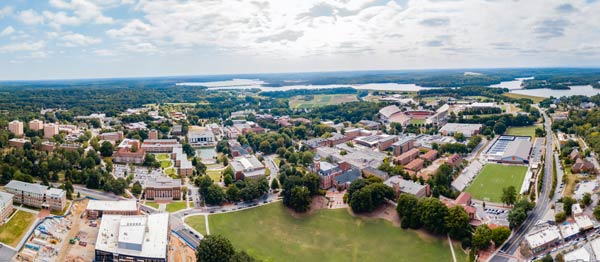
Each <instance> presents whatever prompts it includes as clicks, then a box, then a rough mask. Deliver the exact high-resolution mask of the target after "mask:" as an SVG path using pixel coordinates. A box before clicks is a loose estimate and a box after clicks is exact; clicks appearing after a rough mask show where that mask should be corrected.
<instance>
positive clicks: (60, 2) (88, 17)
mask: <svg viewBox="0 0 600 262" xmlns="http://www.w3.org/2000/svg"><path fill="white" fill-rule="evenodd" d="M99 2H100V3H102V1H99ZM50 5H51V6H53V7H55V8H58V9H63V10H69V11H72V12H73V14H74V16H76V17H77V18H76V19H78V20H82V21H91V22H93V23H96V24H112V23H113V22H114V19H113V18H112V17H108V16H105V15H104V14H103V13H102V6H101V5H100V4H99V3H96V2H94V1H89V0H71V1H68V0H67V1H65V0H50ZM55 16H56V15H55ZM62 18H63V19H61V20H57V21H55V22H57V23H59V22H60V21H63V22H74V20H73V19H75V18H70V19H65V18H67V17H66V14H64V13H63V15H62Z"/></svg>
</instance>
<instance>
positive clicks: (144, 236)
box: [94, 213, 169, 262]
mask: <svg viewBox="0 0 600 262" xmlns="http://www.w3.org/2000/svg"><path fill="white" fill-rule="evenodd" d="M168 245H169V213H158V214H151V215H147V216H121V215H104V216H103V217H102V223H101V224H100V229H99V230H98V238H97V240H96V250H95V259H94V260H95V261H106V262H109V261H110V262H113V261H114V262H116V261H136V262H166V261H167V257H168V254H167V252H168V249H169V248H168Z"/></svg>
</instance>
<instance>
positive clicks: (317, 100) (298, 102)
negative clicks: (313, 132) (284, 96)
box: [290, 94, 358, 108]
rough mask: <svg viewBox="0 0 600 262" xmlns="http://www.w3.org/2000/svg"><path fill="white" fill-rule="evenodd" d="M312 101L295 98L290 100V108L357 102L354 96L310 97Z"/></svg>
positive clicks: (303, 97) (301, 97)
mask: <svg viewBox="0 0 600 262" xmlns="http://www.w3.org/2000/svg"><path fill="white" fill-rule="evenodd" d="M311 97H312V99H310V100H306V97H305V96H295V97H292V98H291V99H290V108H313V107H320V106H328V105H337V104H341V103H347V102H353V101H358V99H356V94H336V95H314V96H313V95H311Z"/></svg>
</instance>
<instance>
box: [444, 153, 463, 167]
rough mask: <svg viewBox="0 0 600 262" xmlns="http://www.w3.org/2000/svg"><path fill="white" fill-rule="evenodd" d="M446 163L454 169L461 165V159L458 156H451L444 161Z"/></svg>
mask: <svg viewBox="0 0 600 262" xmlns="http://www.w3.org/2000/svg"><path fill="white" fill-rule="evenodd" d="M446 163H447V164H449V165H451V166H452V167H453V168H456V167H458V166H459V165H460V164H462V157H461V156H460V155H459V154H454V155H451V156H449V157H448V160H446Z"/></svg>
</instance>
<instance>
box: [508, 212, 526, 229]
mask: <svg viewBox="0 0 600 262" xmlns="http://www.w3.org/2000/svg"><path fill="white" fill-rule="evenodd" d="M525 219H527V212H526V211H525V210H524V209H523V208H513V209H512V210H511V211H510V212H509V213H508V223H509V226H510V228H516V227H518V226H520V225H521V224H523V222H525Z"/></svg>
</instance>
